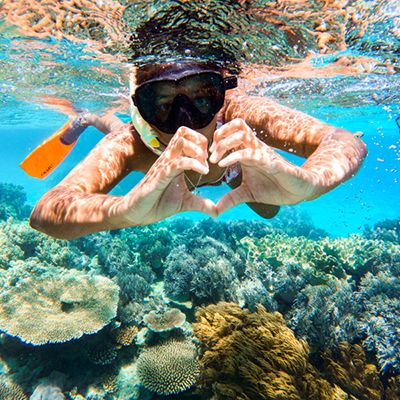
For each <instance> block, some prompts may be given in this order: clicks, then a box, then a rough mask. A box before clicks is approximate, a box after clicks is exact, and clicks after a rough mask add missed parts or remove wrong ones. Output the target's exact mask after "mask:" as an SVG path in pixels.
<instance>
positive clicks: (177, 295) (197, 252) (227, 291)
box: [164, 237, 244, 304]
mask: <svg viewBox="0 0 400 400" xmlns="http://www.w3.org/2000/svg"><path fill="white" fill-rule="evenodd" d="M243 267H244V265H243V261H242V260H241V258H240V257H239V256H238V255H237V254H235V253H234V252H233V251H232V250H231V249H230V248H229V247H228V246H226V245H225V244H223V243H221V242H218V241H217V240H215V239H212V238H210V237H203V238H200V239H192V240H191V241H190V242H189V243H188V244H187V245H181V246H178V247H177V248H175V249H174V250H172V251H171V253H170V254H169V256H168V257H167V259H166V261H165V264H164V268H165V271H164V282H165V291H166V294H167V295H168V296H170V297H171V298H173V299H177V300H192V301H193V302H194V303H195V304H202V303H210V302H215V301H218V300H222V299H224V300H233V297H232V295H234V294H232V287H234V285H235V284H236V283H237V282H238V275H240V274H241V273H242V271H243Z"/></svg>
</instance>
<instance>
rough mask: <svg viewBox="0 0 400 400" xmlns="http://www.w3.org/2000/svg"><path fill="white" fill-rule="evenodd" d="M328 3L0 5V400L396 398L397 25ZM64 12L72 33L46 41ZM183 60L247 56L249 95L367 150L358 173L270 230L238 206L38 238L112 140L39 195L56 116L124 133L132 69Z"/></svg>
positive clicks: (398, 14) (62, 171) (379, 4)
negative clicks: (349, 135) (72, 178)
mask: <svg viewBox="0 0 400 400" xmlns="http://www.w3.org/2000/svg"><path fill="white" fill-rule="evenodd" d="M323 3H324V5H325V7H326V8H323V4H322V2H319V1H310V2H306V3H301V2H290V1H287V2H285V1H283V2H272V1H267V0H245V1H234V0H226V1H218V0H202V1H197V0H192V1H190V2H189V1H185V0H168V1H161V0H160V1H154V2H149V1H147V0H146V1H145V0H138V1H129V0H120V1H119V2H118V3H117V2H114V1H111V0H110V1H91V2H86V1H81V0H76V1H74V2H62V3H61V2H51V1H36V2H32V3H30V2H7V1H3V2H2V1H0V12H1V14H0V15H1V17H2V18H0V155H1V157H0V288H1V290H0V400H15V399H18V400H26V399H30V400H38V399H41V400H62V399H68V400H72V399H74V400H77V399H79V400H114V399H115V400H156V399H175V400H176V399H194V400H196V399H198V400H200V399H201V400H230V399H232V400H233V399H238V400H265V399H267V400H270V399H271V400H278V399H279V400H282V399H285V400H286V399H291V400H292V399H293V400H332V399H335V400H336V399H337V400H339V399H340V400H344V399H348V400H350V399H351V400H399V399H400V340H399V337H400V331H399V326H400V295H399V293H400V226H399V223H400V206H399V199H400V196H399V195H400V189H399V188H400V186H399V181H400V170H399V165H400V163H399V161H400V126H399V125H400V77H399V72H400V64H399V54H400V53H399V52H400V8H399V5H398V2H397V1H368V0H365V1H349V2H347V3H346V4H342V3H335V2H329V3H328V2H323ZM54 5H58V6H60V7H64V6H65V7H66V8H65V9H64V11H63V12H66V13H67V14H68V12H69V13H71V14H69V17H68V18H69V19H68V18H65V20H59V21H58V25H57V26H58V28H57V27H55V26H54V25H53V26H52V29H51V30H48V31H44V30H41V28H38V27H37V25H35V24H37V23H39V22H42V23H43V26H45V27H46V26H47V25H49V24H50V25H51V21H54V20H56V19H57V15H59V14H60V12H58V13H57V12H55V11H54V9H53V8H52V6H54ZM42 6H43V7H44V8H43V7H42ZM89 6H90V7H89ZM108 6H110V7H112V8H111V9H110V8H107V7H108ZM119 6H123V7H125V8H124V12H122V14H118V12H119V11H118V10H119V8H118V7H119ZM24 7H25V8H24ZM46 7H48V8H46ZM304 7H306V8H307V9H306V10H304ZM90 8H92V9H93V10H94V11H93V10H92V12H91V13H86V14H85V12H87V9H90ZM65 10H67V11H65ZM71 10H72V11H71ZM104 10H106V11H104ZM116 10H117V11H116ZM303 11H307V12H306V13H303ZM46 13H48V15H49V16H50V22H49V20H47V22H46V20H43V18H44V16H46ZM26 15H29V18H28V20H29V22H30V24H31V25H33V26H36V28H35V29H36V30H35V29H33V28H32V26H30V28H29V27H28V26H26V25H24V21H26V19H24V18H25V17H26ZM82 15H84V18H83V19H82ZM71 18H76V19H74V21H75V24H76V25H73V24H72V25H71V24H70V23H69V21H70V20H71ZM79 18H81V19H79ZM85 19H87V20H88V21H89V22H90V23H89V24H88V25H85V24H83V25H82V20H83V21H84V20H85ZM76 21H81V22H79V23H78V22H76ZM79 24H80V25H79ZM39 25H40V24H39ZM50 25H49V26H50ZM18 26H19V27H18ZM23 27H24V28H23ZM155 27H156V28H155ZM31 28H32V29H31ZM46 32H47V33H46ZM49 32H50V33H49ZM71 32H72V33H71ZM133 32H139V34H138V37H139V39H138V37H133V36H130V35H131V34H132V33H133ZM187 32H190V33H192V35H189V34H187ZM324 33H329V34H331V35H332V36H331V39H330V40H328V41H326V42H325V43H324V42H323V41H321V40H322V39H321V38H324V37H325V38H326V36H323V34H324ZM71 34H73V35H76V36H77V37H78V38H79V40H78V41H76V40H75V39H76V38H75V39H74V38H73V37H72V36H71ZM321 34H322V36H321ZM140 38H141V40H142V42H141V41H140ZM318 39H321V40H320V41H318ZM177 43H178V44H177ZM198 43H200V44H199V45H198V48H197V47H196V46H197V44H198ZM227 43H228V44H229V45H230V47H229V46H228V47H229V49H228V50H229V51H228V50H226V46H227ZM224 46H225V50H224V51H221V48H222V49H223V48H224ZM181 51H183V52H184V54H186V55H187V54H191V55H193V54H194V53H196V52H198V54H201V55H202V56H205V55H206V53H207V52H210V54H211V55H212V57H214V58H215V57H220V56H221V54H222V56H223V57H225V58H224V59H223V60H222V61H226V62H228V61H229V60H231V59H230V57H233V56H234V55H238V57H239V55H240V61H241V62H242V64H243V66H244V67H245V68H244V71H245V72H243V73H242V75H241V77H240V86H241V87H242V88H243V90H244V91H246V92H247V93H248V94H249V95H259V96H265V97H269V98H272V99H274V100H275V101H277V102H279V103H281V104H284V105H287V106H289V107H293V108H295V109H298V110H300V111H303V112H305V113H307V114H309V115H312V116H314V117H316V118H319V119H321V120H323V121H325V122H327V123H329V124H332V125H335V126H338V127H341V128H344V129H347V130H349V131H351V132H362V133H363V140H364V141H365V143H366V144H367V147H368V156H367V158H366V159H365V161H364V163H363V165H362V167H361V169H360V171H359V172H358V173H357V174H356V176H354V177H353V178H351V179H350V180H348V181H347V182H345V183H343V184H342V185H340V186H339V187H337V188H335V189H334V190H332V191H331V192H329V193H327V194H325V195H323V196H321V197H320V198H318V199H316V200H314V201H310V202H305V203H302V204H299V205H294V206H286V207H282V208H281V211H280V213H279V214H278V216H277V217H275V218H274V219H272V220H268V221H267V220H263V219H262V218H260V217H258V216H257V215H256V214H255V213H254V212H252V211H251V210H250V209H249V208H248V207H247V206H245V205H240V206H237V207H235V208H234V209H231V210H229V211H227V212H226V213H224V214H223V215H221V216H219V217H218V218H216V219H210V218H208V217H206V216H204V215H202V214H200V213H194V212H187V213H183V214H180V215H178V216H174V217H172V218H169V219H168V220H166V221H163V222H161V223H157V224H153V225H150V226H145V227H135V228H129V229H122V230H116V231H112V232H102V233H98V234H93V235H88V236H86V237H82V238H79V239H76V240H72V241H60V240H56V239H52V238H50V237H48V236H46V235H43V234H40V233H38V232H36V231H34V230H33V229H32V228H30V227H29V225H28V223H27V217H28V214H29V211H30V209H31V208H32V206H33V205H34V204H35V203H36V202H37V201H38V200H39V199H40V198H41V196H42V195H43V194H44V193H45V192H46V191H47V190H49V189H51V188H52V187H54V186H55V185H56V184H57V183H59V182H60V181H61V180H62V179H63V178H64V177H65V176H66V175H67V174H68V172H69V171H70V170H71V169H72V168H74V167H75V166H76V165H77V164H79V162H80V161H81V160H82V159H83V158H84V157H85V156H86V155H87V154H88V153H89V152H90V151H91V149H92V148H93V147H94V146H95V145H96V144H97V143H98V142H99V141H100V140H101V139H102V134H101V133H100V132H98V131H96V130H95V129H94V128H88V129H87V130H86V131H85V132H84V134H83V135H82V136H81V137H80V138H79V140H78V143H77V144H76V146H75V147H74V149H73V150H72V151H71V153H70V154H69V155H68V157H67V158H66V159H65V160H64V161H63V163H62V164H61V165H60V166H59V167H58V168H57V169H56V170H55V171H54V172H53V173H52V174H51V175H50V176H49V177H47V178H46V179H43V180H39V179H34V178H31V177H29V176H27V175H26V174H25V173H24V172H23V171H22V169H21V168H20V167H19V163H20V162H21V161H22V160H23V159H24V157H25V156H26V155H27V154H28V153H29V152H30V151H32V150H33V149H34V148H35V147H36V146H38V145H39V144H40V143H41V142H42V141H43V140H44V139H46V138H47V137H48V136H49V135H51V134H52V133H53V132H54V131H55V130H57V129H58V128H59V127H60V126H62V125H63V124H64V123H65V122H66V121H67V116H66V115H65V114H63V112H62V110H60V109H59V108H58V109H57V108H54V107H53V108H52V107H50V106H48V101H47V100H48V99H49V98H50V99H65V100H68V101H70V102H71V104H72V105H73V106H74V107H75V108H76V109H79V110H89V111H91V112H93V113H98V114H101V113H103V112H105V111H106V110H107V109H109V108H110V107H112V108H118V112H117V115H118V116H119V117H120V118H121V119H123V120H124V121H126V122H129V113H128V107H127V102H126V100H127V97H128V94H129V91H128V75H129V71H130V69H131V63H130V62H131V61H132V60H133V59H134V58H135V57H139V58H141V59H144V60H148V59H152V58H155V57H159V58H160V59H164V58H166V57H168V56H169V55H171V54H175V53H179V52H181ZM305 60H306V61H305ZM220 61H221V60H220ZM299 63H300V64H299ZM246 67H247V69H246ZM396 119H398V122H396ZM282 154H283V155H284V156H285V157H288V158H289V159H290V160H291V161H292V162H294V163H296V164H299V165H300V164H301V163H302V160H301V159H299V158H296V157H295V156H293V155H288V154H284V153H282ZM142 177H143V175H141V174H139V173H132V174H131V175H130V176H128V177H126V178H125V179H124V180H123V181H122V182H120V184H119V185H117V186H116V187H115V188H114V189H113V191H112V192H111V193H112V194H115V195H124V194H126V193H127V192H128V191H129V190H131V188H132V187H133V186H134V185H135V184H137V183H138V182H139V181H140V179H142ZM13 185H18V186H13ZM228 190H229V189H228V187H227V186H225V185H221V186H216V187H202V188H200V189H199V193H200V194H201V195H203V196H205V197H209V198H210V199H212V200H213V201H217V200H218V199H219V198H221V197H222V196H223V195H224V194H225V193H227V191H228ZM181 217H184V218H183V219H182V218H181Z"/></svg>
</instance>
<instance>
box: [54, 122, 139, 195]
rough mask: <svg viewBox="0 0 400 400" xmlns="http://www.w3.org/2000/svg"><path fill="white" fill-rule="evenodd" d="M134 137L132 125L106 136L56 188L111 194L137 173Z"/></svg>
mask: <svg viewBox="0 0 400 400" xmlns="http://www.w3.org/2000/svg"><path fill="white" fill-rule="evenodd" d="M135 152H136V151H135V136H134V133H133V129H132V128H131V127H130V125H124V126H123V127H122V128H121V129H117V130H116V131H114V132H111V133H109V134H108V135H106V136H105V137H104V138H103V139H102V140H101V141H100V142H99V143H98V144H97V145H96V146H95V147H94V148H93V149H92V150H91V151H90V153H89V154H88V155H87V156H86V157H85V158H84V159H83V160H82V161H81V162H80V163H79V164H78V165H77V166H76V167H75V168H74V169H73V170H72V171H71V172H70V173H69V174H68V175H67V176H66V177H65V178H64V179H63V180H62V181H61V182H60V183H59V184H58V185H57V188H58V189H60V188H64V187H65V188H66V189H67V190H68V191H73V192H83V193H108V192H109V191H110V190H111V189H112V188H113V187H114V186H115V185H116V184H117V183H118V182H119V181H120V180H122V179H123V178H124V177H125V176H126V175H127V174H129V173H130V172H131V171H132V170H134V168H135V165H134V158H135Z"/></svg>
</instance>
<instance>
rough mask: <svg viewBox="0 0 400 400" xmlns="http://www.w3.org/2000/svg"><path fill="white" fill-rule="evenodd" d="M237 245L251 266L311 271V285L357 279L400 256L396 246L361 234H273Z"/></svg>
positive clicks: (243, 241)
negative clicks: (318, 236)
mask: <svg viewBox="0 0 400 400" xmlns="http://www.w3.org/2000/svg"><path fill="white" fill-rule="evenodd" d="M240 243H241V246H242V248H243V249H244V250H245V252H246V256H247V261H248V262H249V263H250V264H253V265H254V266H262V265H265V264H269V265H271V266H272V267H274V268H275V269H278V268H279V267H281V266H282V265H284V264H285V265H286V264H290V263H295V264H299V265H301V266H302V268H303V269H309V270H310V271H311V273H312V275H313V277H314V280H313V282H312V283H313V284H322V283H326V282H327V281H328V280H329V279H330V276H331V277H332V276H334V277H337V278H341V279H342V278H346V277H347V276H348V275H351V276H353V277H354V278H355V279H356V280H358V279H359V278H360V276H362V275H364V274H365V273H366V272H368V271H369V270H373V269H374V268H375V267H376V266H377V265H379V264H382V263H385V262H386V263H390V262H391V261H392V260H393V259H394V257H395V256H399V255H400V246H399V245H396V244H394V243H390V242H384V241H381V240H369V239H365V238H363V237H362V236H360V235H351V236H350V237H348V238H339V239H330V238H323V239H320V240H309V239H307V238H305V237H302V236H299V237H289V236H288V235H286V234H282V233H277V234H276V233H275V234H269V235H266V236H265V237H263V238H260V239H255V238H250V237H247V238H243V239H242V240H241V241H240Z"/></svg>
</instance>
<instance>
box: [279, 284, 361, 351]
mask: <svg viewBox="0 0 400 400" xmlns="http://www.w3.org/2000/svg"><path fill="white" fill-rule="evenodd" d="M361 311H362V307H361V305H360V304H359V303H358V302H357V301H356V300H355V298H354V293H353V288H352V285H351V284H350V283H348V282H346V281H339V280H337V279H336V280H335V281H331V282H329V283H328V284H326V285H318V286H311V285H307V286H306V287H305V288H304V289H302V290H301V291H300V292H299V293H298V295H297V296H296V301H295V303H294V305H293V307H292V309H291V310H290V312H288V314H287V319H288V326H289V327H291V328H292V329H293V330H294V331H295V332H296V334H297V335H298V336H299V337H304V338H306V340H307V341H308V342H309V344H310V345H311V348H312V352H313V353H315V352H318V351H320V350H321V349H325V348H334V347H336V346H337V344H338V343H340V342H342V341H350V340H353V339H354V338H355V337H357V336H359V335H360V334H361V332H360V328H359V323H358V320H357V315H359V313H360V312H361Z"/></svg>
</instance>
